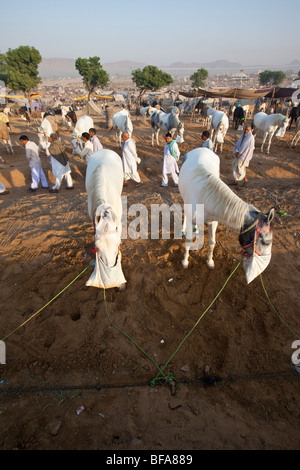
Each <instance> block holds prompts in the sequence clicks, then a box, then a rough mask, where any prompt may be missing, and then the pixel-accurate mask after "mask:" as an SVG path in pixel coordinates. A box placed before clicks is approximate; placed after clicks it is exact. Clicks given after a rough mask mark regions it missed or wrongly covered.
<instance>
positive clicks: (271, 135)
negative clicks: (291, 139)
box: [267, 131, 275, 155]
mask: <svg viewBox="0 0 300 470" xmlns="http://www.w3.org/2000/svg"><path fill="white" fill-rule="evenodd" d="M274 133H275V131H274V132H271V133H270V135H269V141H268V148H267V154H268V155H269V153H270V147H271V142H272V137H273V135H274Z"/></svg>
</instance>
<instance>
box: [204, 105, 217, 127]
mask: <svg viewBox="0 0 300 470" xmlns="http://www.w3.org/2000/svg"><path fill="white" fill-rule="evenodd" d="M215 112H216V109H214V108H212V107H211V106H205V107H204V108H203V109H202V110H201V117H203V119H204V123H203V124H204V126H205V127H206V129H209V128H210V127H211V120H212V117H213V115H214V114H215Z"/></svg>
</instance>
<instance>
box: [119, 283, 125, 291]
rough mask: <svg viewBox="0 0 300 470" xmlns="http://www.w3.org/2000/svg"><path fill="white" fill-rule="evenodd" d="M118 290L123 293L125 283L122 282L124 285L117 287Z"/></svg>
mask: <svg viewBox="0 0 300 470" xmlns="http://www.w3.org/2000/svg"><path fill="white" fill-rule="evenodd" d="M118 289H119V291H120V292H123V291H124V290H125V289H126V282H124V284H121V285H120V286H118Z"/></svg>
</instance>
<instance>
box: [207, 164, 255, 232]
mask: <svg viewBox="0 0 300 470" xmlns="http://www.w3.org/2000/svg"><path fill="white" fill-rule="evenodd" d="M203 173H204V172H203V168H201V177H206V184H205V186H204V190H203V200H202V201H201V202H203V204H204V207H207V208H209V212H210V213H213V214H215V215H217V219H218V220H219V222H221V223H223V224H225V225H228V226H230V227H232V228H235V229H237V230H240V229H241V228H242V226H243V225H244V220H245V215H246V213H247V212H248V210H249V205H248V204H247V203H246V202H244V201H243V200H242V199H240V198H239V197H238V196H237V195H236V194H235V193H234V192H233V191H231V189H230V188H229V187H228V186H227V185H226V184H225V183H224V182H223V181H222V180H221V179H219V178H217V177H216V176H214V175H212V174H210V173H209V172H207V174H206V175H204V174H203Z"/></svg>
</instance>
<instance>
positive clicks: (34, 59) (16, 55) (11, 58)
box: [5, 46, 42, 108]
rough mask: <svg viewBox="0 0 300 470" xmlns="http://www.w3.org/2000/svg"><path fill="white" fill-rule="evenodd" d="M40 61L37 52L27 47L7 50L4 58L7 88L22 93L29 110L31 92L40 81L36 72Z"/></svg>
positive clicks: (40, 57) (40, 58) (39, 55)
mask: <svg viewBox="0 0 300 470" xmlns="http://www.w3.org/2000/svg"><path fill="white" fill-rule="evenodd" d="M41 60H42V56H41V54H40V53H39V51H38V50H37V49H35V48H34V47H29V46H20V47H18V48H17V49H8V51H7V53H6V56H5V62H6V67H7V71H8V79H7V86H9V87H10V88H11V89H12V90H13V91H14V92H16V91H22V92H23V93H24V94H25V96H26V97H27V99H28V101H29V103H30V106H31V108H32V103H31V101H32V100H31V97H30V95H31V92H32V90H33V89H34V88H36V87H37V85H38V84H39V83H41V81H42V80H41V78H40V77H39V70H38V65H39V63H40V62H41Z"/></svg>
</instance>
